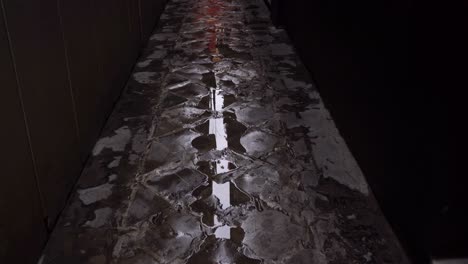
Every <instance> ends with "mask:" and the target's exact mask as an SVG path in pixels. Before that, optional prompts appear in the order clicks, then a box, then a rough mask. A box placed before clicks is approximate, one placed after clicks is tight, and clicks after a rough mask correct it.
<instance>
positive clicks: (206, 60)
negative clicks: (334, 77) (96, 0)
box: [43, 0, 406, 264]
mask: <svg viewBox="0 0 468 264" xmlns="http://www.w3.org/2000/svg"><path fill="white" fill-rule="evenodd" d="M43 263H141V264H143V263H171V264H172V263H203V264H206V263H278V264H279V263H294V264H296V263H406V257H405V256H404V253H403V252H402V251H401V249H400V247H399V245H398V242H397V241H396V239H395V238H394V236H393V235H392V233H391V231H390V230H389V228H388V226H387V224H386V222H385V220H384V218H383V216H382V214H381V213H380V211H379V209H378V207H377V205H376V203H375V200H374V198H373V197H372V194H371V193H370V191H369V189H368V186H367V184H366V181H365V179H364V177H363V175H362V173H361V171H360V169H359V167H358V165H357V163H356V161H355V160H354V158H353V157H352V155H351V153H350V152H349V150H348V149H347V147H346V144H345V142H344V141H343V139H342V138H341V136H340V135H339V133H338V131H337V129H336V127H335V125H334V123H333V121H332V119H331V117H330V116H329V114H328V111H327V110H326V109H325V108H324V105H323V104H322V100H321V98H320V96H319V94H318V93H317V91H316V90H315V88H314V86H313V84H312V82H311V80H310V78H309V75H308V73H307V72H306V70H305V69H304V67H303V66H302V64H301V62H300V60H299V59H298V57H297V55H296V54H295V51H294V48H293V47H292V46H291V45H290V44H289V40H288V38H287V36H286V34H285V32H284V31H282V30H279V29H275V28H274V27H272V25H271V22H270V20H269V14H268V12H267V10H266V8H265V6H264V3H263V2H262V1H260V0H258V1H247V0H232V1H222V0H200V1H196V0H174V1H170V2H169V4H168V5H167V7H166V10H165V12H164V14H163V16H162V18H161V21H160V23H159V26H158V28H157V29H156V31H155V32H154V34H153V35H152V37H151V40H150V42H149V44H148V46H147V48H146V51H145V52H144V54H143V55H142V57H141V59H140V61H139V63H138V64H137V66H136V68H135V72H134V74H133V78H132V79H131V80H130V82H129V84H128V87H127V89H126V92H125V93H124V94H123V96H122V98H121V100H120V102H119V103H118V105H117V106H116V109H115V111H114V114H113V115H112V117H111V119H110V121H109V123H108V124H107V127H106V129H105V131H104V133H103V135H102V137H101V140H99V141H98V143H97V144H96V147H95V149H94V151H93V157H92V158H91V159H90V161H89V162H88V165H87V168H86V170H85V172H84V173H83V175H82V177H81V179H80V181H79V184H78V188H77V190H76V192H75V193H74V195H73V196H72V198H71V201H70V204H69V206H68V208H67V209H66V211H65V212H64V214H63V215H62V218H61V220H60V222H59V224H58V226H57V227H56V229H55V231H54V233H53V236H52V239H51V240H50V242H49V244H48V246H47V248H46V250H45V252H44V256H43Z"/></svg>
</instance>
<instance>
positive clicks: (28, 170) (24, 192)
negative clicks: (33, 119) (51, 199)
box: [0, 7, 46, 264]
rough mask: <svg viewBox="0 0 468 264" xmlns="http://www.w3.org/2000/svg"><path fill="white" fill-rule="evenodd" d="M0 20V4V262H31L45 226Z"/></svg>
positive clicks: (14, 78)
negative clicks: (0, 180)
mask: <svg viewBox="0 0 468 264" xmlns="http://www.w3.org/2000/svg"><path fill="white" fill-rule="evenodd" d="M3 22H4V20H3V13H2V12H1V7H0V83H1V86H2V89H1V95H0V118H1V120H2V129H0V145H1V146H2V152H1V154H0V160H1V161H2V162H1V164H2V172H1V176H2V183H1V184H0V211H1V212H2V217H0V263H18V264H23V263H34V262H35V261H36V260H37V257H38V256H39V254H40V250H41V247H42V245H43V244H44V242H45V239H46V229H45V222H44V221H43V215H42V209H41V203H40V199H39V193H38V190H37V186H36V181H35V175H34V167H33V163H32V159H31V155H30V154H31V152H30V148H29V144H28V137H27V133H26V127H25V123H24V119H23V111H22V108H21V103H20V98H19V95H18V90H17V85H16V77H15V73H14V67H13V64H12V61H11V59H10V58H11V57H10V50H9V44H8V39H7V34H6V30H5V27H4V23H3ZM26 249H27V250H26Z"/></svg>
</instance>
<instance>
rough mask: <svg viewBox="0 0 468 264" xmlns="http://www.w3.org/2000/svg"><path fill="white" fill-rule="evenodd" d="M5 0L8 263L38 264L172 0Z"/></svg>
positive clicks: (0, 255)
mask: <svg viewBox="0 0 468 264" xmlns="http://www.w3.org/2000/svg"><path fill="white" fill-rule="evenodd" d="M0 3H1V6H0V7H1V12H0V80H1V86H2V89H1V92H2V95H1V96H0V115H1V117H2V121H3V122H2V129H0V131H1V132H0V133H1V134H0V140H1V141H2V146H3V151H2V153H1V160H2V180H3V182H2V184H1V185H0V186H1V187H0V196H1V197H0V210H1V211H2V217H1V218H0V263H34V262H35V261H37V259H38V256H39V254H40V251H41V249H42V247H43V245H44V243H45V241H46V239H47V234H48V232H49V230H51V229H52V227H53V225H54V223H55V221H56V220H57V218H58V216H59V214H60V212H61V210H62V209H63V207H64V206H65V203H66V201H67V197H68V194H69V192H70V191H71V189H72V188H73V185H74V183H75V181H76V179H77V177H78V176H79V174H80V171H81V169H82V167H83V165H84V163H85V161H86V158H87V155H88V153H89V152H90V150H91V147H92V146H93V145H94V142H95V140H96V138H97V136H98V134H99V131H100V129H101V128H102V126H103V125H104V122H105V120H106V118H107V116H108V115H109V114H110V112H111V110H112V108H113V104H114V103H115V101H116V100H117V98H118V97H119V95H120V92H121V90H122V89H123V87H124V86H125V83H126V81H127V79H128V77H129V74H130V73H131V69H132V67H133V65H134V63H135V61H136V59H137V57H138V55H139V51H140V49H141V48H142V46H143V45H145V43H146V40H147V38H148V37H149V35H150V33H151V31H152V28H153V27H154V25H155V24H156V22H157V20H158V18H159V15H160V14H161V12H162V10H163V8H164V4H165V0H139V1H132V0H112V1H110V0H42V1H32V0H0Z"/></svg>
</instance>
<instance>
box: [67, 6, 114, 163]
mask: <svg viewBox="0 0 468 264" xmlns="http://www.w3.org/2000/svg"><path fill="white" fill-rule="evenodd" d="M92 1H93V0H60V2H59V3H60V14H61V18H62V27H63V33H64V43H65V47H66V51H67V58H68V65H69V69H70V76H69V78H70V80H71V86H72V90H73V94H74V98H75V102H76V113H77V117H78V124H79V133H80V154H81V155H80V156H81V160H82V161H84V160H85V158H86V156H87V155H88V153H89V149H90V148H91V147H92V145H93V144H94V141H95V139H96V137H97V136H98V133H99V130H100V128H101V126H102V125H103V123H104V120H105V117H106V113H104V112H102V111H101V109H100V108H101V105H100V100H99V99H100V98H105V97H106V96H105V95H106V94H105V92H104V90H103V89H102V86H101V84H102V73H101V70H100V67H99V65H100V61H99V54H98V49H97V48H98V45H97V44H98V43H97V37H96V35H95V32H94V30H95V27H96V23H97V18H96V13H95V11H94V10H93V9H94V3H93V2H92Z"/></svg>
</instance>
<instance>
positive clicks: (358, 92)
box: [271, 0, 468, 263]
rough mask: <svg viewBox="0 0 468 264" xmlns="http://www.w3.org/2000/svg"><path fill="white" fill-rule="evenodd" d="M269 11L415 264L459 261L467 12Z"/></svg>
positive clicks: (321, 6) (319, 6)
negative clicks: (283, 32) (308, 75)
mask: <svg viewBox="0 0 468 264" xmlns="http://www.w3.org/2000/svg"><path fill="white" fill-rule="evenodd" d="M271 8H272V16H273V18H274V22H275V23H276V24H277V25H279V26H281V27H284V28H285V29H286V30H287V32H288V33H289V35H290V37H291V39H292V40H293V42H294V45H295V46H296V49H297V50H298V52H299V53H300V55H301V58H302V60H303V62H304V64H306V66H307V67H308V69H309V70H310V72H311V73H312V75H313V78H314V80H315V82H316V84H317V87H318V89H319V91H320V93H321V95H322V98H323V99H324V101H325V104H326V106H327V107H328V108H329V110H330V112H331V114H332V116H333V118H334V119H335V122H336V123H337V126H338V128H339V130H340V132H341V133H342V135H343V136H344V138H345V140H346V142H347V143H348V145H349V147H350V148H351V151H352V153H353V154H354V156H355V157H356V159H357V160H358V163H359V164H360V166H361V168H362V169H363V171H364V174H365V175H366V178H367V180H368V182H369V184H370V185H371V188H372V191H373V193H374V195H375V196H376V198H377V199H378V202H379V204H380V206H381V208H382V210H383V211H384V214H385V215H386V217H387V219H388V221H389V223H390V224H391V226H392V228H393V229H394V231H395V233H396V234H397V235H398V237H399V239H400V241H401V243H402V245H403V247H404V248H405V249H406V250H407V252H408V255H409V256H410V257H411V258H412V260H413V262H414V263H428V262H429V259H430V257H433V258H454V257H467V256H468V227H467V225H468V217H467V215H468V206H467V204H468V195H467V193H468V189H467V186H468V184H467V183H468V180H467V177H466V176H467V173H466V172H465V171H464V168H462V167H463V162H464V161H463V159H464V157H466V156H467V155H466V153H463V152H464V148H463V147H462V145H463V144H464V141H465V140H464V137H465V135H466V134H465V133H464V131H463V129H462V128H463V126H464V125H465V124H464V123H465V122H466V120H467V118H466V116H465V114H464V112H466V111H464V108H465V105H466V102H465V101H466V99H465V98H466V97H465V96H464V95H463V94H464V93H463V90H465V89H466V88H467V85H466V80H465V78H467V77H468V74H467V70H468V69H467V66H466V65H467V60H466V58H467V56H466V51H465V50H466V49H467V47H468V46H467V44H468V43H467V41H466V37H467V36H468V35H467V27H468V15H467V14H468V8H467V4H466V3H456V4H455V3H451V2H444V3H429V2H421V3H419V2H416V1H411V0H395V1H388V2H386V1H375V0H358V1H340V0H311V1H300V0H288V1H286V0H273V2H272V5H271ZM462 131H463V132H462ZM465 162H466V161H465Z"/></svg>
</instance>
